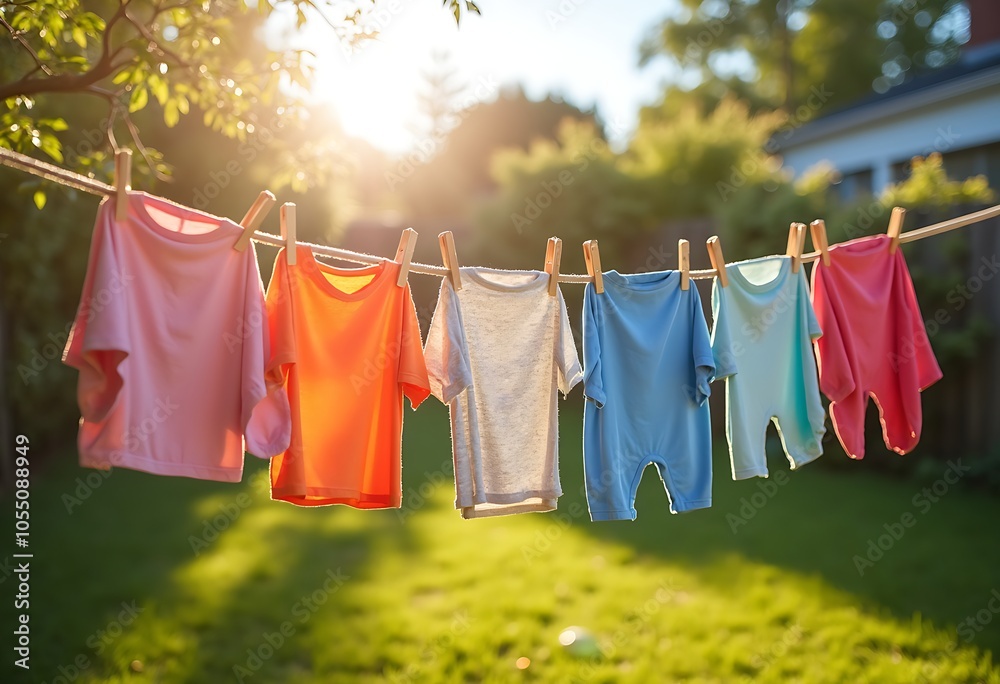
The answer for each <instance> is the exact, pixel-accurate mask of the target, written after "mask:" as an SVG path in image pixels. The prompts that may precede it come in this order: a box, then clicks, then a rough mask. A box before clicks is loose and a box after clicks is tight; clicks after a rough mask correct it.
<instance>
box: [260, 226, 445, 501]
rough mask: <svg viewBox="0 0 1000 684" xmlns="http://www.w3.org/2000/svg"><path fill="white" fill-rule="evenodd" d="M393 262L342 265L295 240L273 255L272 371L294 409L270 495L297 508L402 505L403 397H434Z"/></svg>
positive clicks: (413, 316)
mask: <svg viewBox="0 0 1000 684" xmlns="http://www.w3.org/2000/svg"><path fill="white" fill-rule="evenodd" d="M398 273H399V264H397V263H394V262H392V261H382V262H380V263H378V264H376V265H374V266H368V267H364V268H357V269H340V268H334V267H333V266H327V265H326V264H320V263H318V262H317V261H316V259H315V258H314V257H313V253H312V250H310V249H309V248H308V247H305V246H299V247H298V249H297V251H296V263H295V265H292V266H289V265H288V264H287V263H286V258H285V250H284V249H282V250H281V251H280V252H279V253H278V257H277V259H276V260H275V263H274V272H273V273H272V275H271V282H270V284H269V285H268V288H267V312H268V321H269V325H270V328H271V339H272V345H273V346H272V349H273V352H272V356H271V359H270V362H269V363H268V371H267V372H268V378H269V380H270V381H272V382H276V383H278V384H280V385H281V386H283V387H284V389H285V391H286V392H287V393H288V400H289V403H290V404H291V410H292V439H291V444H290V445H289V447H288V450H287V451H285V452H284V453H283V454H280V455H279V456H276V457H275V458H274V460H272V461H271V498H272V499H276V500H279V501H287V502H289V503H293V504H297V505H299V506H326V505H330V504H345V505H347V506H352V507H354V508H399V506H400V503H401V499H402V482H401V478H400V451H401V439H402V432H403V397H404V396H406V397H408V398H409V400H410V405H411V406H412V407H413V408H417V406H419V405H420V403H421V402H423V400H424V399H426V398H427V396H428V395H429V394H430V390H429V385H428V381H427V369H426V368H425V367H424V357H423V351H422V349H421V344H420V326H419V324H418V323H417V313H416V310H415V309H414V306H413V300H412V299H411V298H410V287H409V285H408V284H407V285H405V286H403V287H400V286H398V285H397V284H396V279H397V275H398Z"/></svg>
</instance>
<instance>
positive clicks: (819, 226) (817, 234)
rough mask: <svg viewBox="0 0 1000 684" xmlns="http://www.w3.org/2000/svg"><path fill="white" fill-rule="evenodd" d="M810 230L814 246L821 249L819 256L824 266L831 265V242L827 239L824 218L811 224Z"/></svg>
mask: <svg viewBox="0 0 1000 684" xmlns="http://www.w3.org/2000/svg"><path fill="white" fill-rule="evenodd" d="M809 232H810V233H812V241H813V247H815V248H816V249H817V250H818V251H819V258H820V259H822V261H823V265H824V266H829V265H830V243H829V242H827V240H826V222H825V221H824V220H823V219H816V220H815V221H813V222H812V223H810V224H809Z"/></svg>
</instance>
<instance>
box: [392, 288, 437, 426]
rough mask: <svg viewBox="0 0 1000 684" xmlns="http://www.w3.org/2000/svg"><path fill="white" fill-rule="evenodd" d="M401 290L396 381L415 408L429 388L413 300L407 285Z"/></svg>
mask: <svg viewBox="0 0 1000 684" xmlns="http://www.w3.org/2000/svg"><path fill="white" fill-rule="evenodd" d="M403 289H404V292H403V328H402V339H400V341H399V344H400V346H399V370H398V381H399V384H400V385H402V387H403V394H404V395H406V397H408V398H409V400H410V406H412V407H413V408H417V407H418V406H420V404H422V403H423V401H424V399H426V398H427V397H428V396H430V393H431V386H430V379H429V378H428V377H427V366H426V364H425V362H424V352H423V348H422V346H421V343H420V323H419V321H418V320H417V310H416V307H415V306H414V305H413V298H412V297H411V296H410V285H409V283H407V284H406V285H405V286H404V288H403Z"/></svg>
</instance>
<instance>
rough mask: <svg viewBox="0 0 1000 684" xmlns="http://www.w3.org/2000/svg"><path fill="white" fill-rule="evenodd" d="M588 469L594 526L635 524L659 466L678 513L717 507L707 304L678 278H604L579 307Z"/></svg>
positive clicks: (673, 509) (614, 274)
mask: <svg viewBox="0 0 1000 684" xmlns="http://www.w3.org/2000/svg"><path fill="white" fill-rule="evenodd" d="M583 359H584V395H585V396H586V398H587V402H586V404H585V406H584V414H583V462H584V471H585V477H586V484H587V504H588V507H589V509H590V518H591V520H635V517H636V512H635V493H636V489H637V488H638V486H639V480H640V478H641V477H642V473H643V470H645V468H646V466H648V465H649V464H650V463H655V464H656V468H657V470H658V471H659V473H660V479H661V480H663V484H664V486H665V488H666V490H667V495H668V496H669V497H670V511H671V512H672V513H679V512H681V511H690V510H694V509H697V508H708V507H709V506H711V505H712V434H711V433H712V428H711V418H710V416H709V409H708V401H707V400H708V395H709V392H710V389H709V383H710V382H711V381H712V380H713V379H714V376H715V361H714V359H713V356H712V348H711V345H710V343H709V336H708V325H707V323H706V322H705V314H704V313H703V311H702V307H701V299H700V298H699V297H698V291H697V289H695V285H694V282H691V286H690V289H688V290H682V289H681V288H680V273H679V272H677V271H660V272H657V273H641V274H635V275H622V274H620V273H618V272H616V271H608V272H607V273H605V274H604V292H603V293H602V294H597V292H596V291H595V290H594V286H593V284H592V283H591V284H588V285H587V288H586V292H585V293H584V302H583Z"/></svg>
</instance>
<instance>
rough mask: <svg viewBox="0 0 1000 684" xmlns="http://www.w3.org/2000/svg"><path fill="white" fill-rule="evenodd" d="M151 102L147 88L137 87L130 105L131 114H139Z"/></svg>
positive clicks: (133, 91)
mask: <svg viewBox="0 0 1000 684" xmlns="http://www.w3.org/2000/svg"><path fill="white" fill-rule="evenodd" d="M148 101H149V90H148V89H147V88H146V87H145V86H137V87H135V88H134V89H133V90H132V98H131V99H130V100H129V103H128V110H129V111H130V112H137V111H139V110H140V109H142V108H143V107H145V106H146V103H147V102H148Z"/></svg>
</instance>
